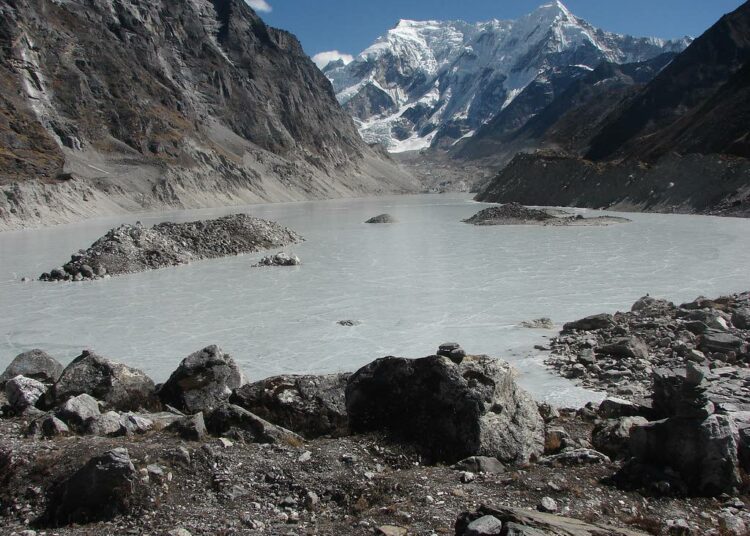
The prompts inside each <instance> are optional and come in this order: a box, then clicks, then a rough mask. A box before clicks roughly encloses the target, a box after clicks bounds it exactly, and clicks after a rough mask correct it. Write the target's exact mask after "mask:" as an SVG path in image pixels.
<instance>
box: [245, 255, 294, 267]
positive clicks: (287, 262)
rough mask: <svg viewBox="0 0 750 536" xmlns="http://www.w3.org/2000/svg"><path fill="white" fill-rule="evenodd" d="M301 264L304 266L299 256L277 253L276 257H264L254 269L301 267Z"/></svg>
mask: <svg viewBox="0 0 750 536" xmlns="http://www.w3.org/2000/svg"><path fill="white" fill-rule="evenodd" d="M300 264H302V261H300V260H299V257H297V255H288V254H287V253H276V254H275V255H268V256H267V257H263V258H262V259H261V260H260V261H258V263H257V264H253V268H260V267H262V266H299V265H300Z"/></svg>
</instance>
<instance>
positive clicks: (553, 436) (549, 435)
mask: <svg viewBox="0 0 750 536" xmlns="http://www.w3.org/2000/svg"><path fill="white" fill-rule="evenodd" d="M569 440H570V435H568V432H566V431H565V430H564V429H562V428H548V429H547V431H546V432H545V434H544V453H545V454H557V453H558V452H560V451H561V450H562V449H563V447H565V446H566V444H567V442H568V441H569Z"/></svg>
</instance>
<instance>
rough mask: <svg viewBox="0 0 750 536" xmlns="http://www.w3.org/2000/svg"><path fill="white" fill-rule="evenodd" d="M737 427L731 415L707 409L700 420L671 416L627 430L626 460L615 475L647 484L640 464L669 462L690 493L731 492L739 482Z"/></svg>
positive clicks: (639, 483)
mask: <svg viewBox="0 0 750 536" xmlns="http://www.w3.org/2000/svg"><path fill="white" fill-rule="evenodd" d="M738 435H739V434H738V432H737V428H736V426H735V425H734V423H733V422H732V420H731V418H729V417H727V416H724V415H711V416H709V417H708V418H707V419H705V420H698V419H689V418H679V417H672V418H669V419H665V420H661V421H655V422H650V423H648V424H644V425H641V426H636V427H634V428H633V429H632V430H631V435H630V442H629V448H630V452H631V453H632V455H633V460H632V462H631V463H630V464H628V465H626V466H624V467H623V469H621V471H620V473H619V474H618V476H617V479H618V480H619V482H620V483H623V482H625V483H631V484H634V485H636V486H639V485H640V486H643V485H650V484H651V482H643V481H642V477H644V476H646V478H648V476H647V475H648V472H644V471H643V470H642V469H641V467H642V466H644V465H645V466H656V467H657V468H659V469H663V468H670V469H671V470H672V472H673V473H676V474H678V475H679V477H680V478H681V480H682V482H683V483H684V487H685V489H686V490H687V492H688V493H690V494H696V495H705V496H715V495H720V494H721V493H732V492H733V490H734V489H735V488H738V487H739V486H740V484H741V478H740V473H739V460H738V445H737V437H738Z"/></svg>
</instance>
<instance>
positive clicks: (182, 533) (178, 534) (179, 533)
mask: <svg viewBox="0 0 750 536" xmlns="http://www.w3.org/2000/svg"><path fill="white" fill-rule="evenodd" d="M167 536H193V535H192V534H191V533H190V531H189V530H187V529H182V528H180V529H172V530H170V531H169V532H167Z"/></svg>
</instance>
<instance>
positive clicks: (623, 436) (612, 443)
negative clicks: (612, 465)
mask: <svg viewBox="0 0 750 536" xmlns="http://www.w3.org/2000/svg"><path fill="white" fill-rule="evenodd" d="M647 423H648V421H647V420H646V419H645V418H643V417H621V418H619V419H608V420H606V421H601V422H600V423H598V424H597V425H596V426H595V427H594V431H593V432H592V434H591V444H592V445H593V446H594V448H595V449H596V450H598V451H599V452H603V453H604V454H606V455H607V456H609V457H610V458H612V459H615V458H621V459H624V458H629V457H630V450H629V448H628V444H629V441H630V432H631V430H632V429H633V428H634V427H636V426H642V425H644V424H647Z"/></svg>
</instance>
